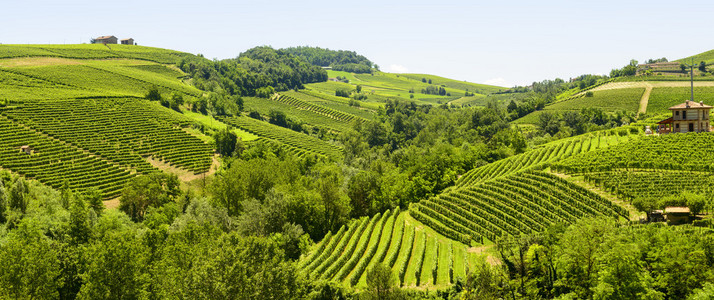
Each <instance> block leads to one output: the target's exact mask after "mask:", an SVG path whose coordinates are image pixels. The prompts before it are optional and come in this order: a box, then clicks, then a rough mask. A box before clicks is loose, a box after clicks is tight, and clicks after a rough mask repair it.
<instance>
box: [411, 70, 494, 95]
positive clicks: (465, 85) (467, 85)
mask: <svg viewBox="0 0 714 300" xmlns="http://www.w3.org/2000/svg"><path fill="white" fill-rule="evenodd" d="M399 76H403V77H406V78H409V79H412V80H416V81H419V82H421V79H422V78H424V79H426V80H429V79H431V83H432V84H435V85H442V84H443V85H445V86H446V87H449V88H452V89H456V90H461V91H465V90H468V91H470V92H474V93H477V94H491V93H495V92H499V91H502V90H506V89H508V88H505V87H500V86H494V85H487V84H480V83H471V82H467V81H458V80H453V79H449V78H444V77H440V76H436V75H429V74H399Z"/></svg>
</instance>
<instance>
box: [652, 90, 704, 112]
mask: <svg viewBox="0 0 714 300" xmlns="http://www.w3.org/2000/svg"><path fill="white" fill-rule="evenodd" d="M694 95H695V99H702V100H704V102H705V103H706V104H710V105H711V101H712V100H714V87H703V86H695V87H694ZM689 97H690V88H687V87H655V88H654V89H652V94H651V95H650V99H649V104H648V105H647V112H650V113H667V114H669V113H670V112H669V109H668V108H669V107H672V106H674V105H677V104H680V103H682V102H684V101H685V100H687V99H689ZM697 101H699V100H697Z"/></svg>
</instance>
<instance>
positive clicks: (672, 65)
mask: <svg viewBox="0 0 714 300" xmlns="http://www.w3.org/2000/svg"><path fill="white" fill-rule="evenodd" d="M645 71H651V72H652V73H682V67H681V65H680V63H679V62H676V61H672V62H658V63H651V64H639V65H637V75H642V74H643V73H645Z"/></svg>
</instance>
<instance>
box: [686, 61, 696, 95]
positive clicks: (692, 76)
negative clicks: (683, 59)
mask: <svg viewBox="0 0 714 300" xmlns="http://www.w3.org/2000/svg"><path fill="white" fill-rule="evenodd" d="M684 65H685V66H689V76H690V82H691V96H690V97H689V100H690V101H692V102H694V57H692V63H691V64H689V65H687V64H684Z"/></svg>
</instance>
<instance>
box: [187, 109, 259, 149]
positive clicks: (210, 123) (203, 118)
mask: <svg viewBox="0 0 714 300" xmlns="http://www.w3.org/2000/svg"><path fill="white" fill-rule="evenodd" d="M181 113H182V114H184V115H185V116H186V117H188V118H190V119H192V120H194V121H196V122H198V123H200V124H202V125H203V126H206V127H208V128H212V129H213V130H223V129H226V128H228V125H226V124H225V123H223V122H221V121H218V120H216V119H215V118H214V117H213V116H210V115H204V114H201V113H196V112H192V111H190V110H184V111H182V112H181ZM232 131H233V132H234V133H235V134H236V135H237V136H238V137H239V138H240V139H241V140H243V141H246V142H247V141H253V140H255V139H257V138H258V136H257V135H254V134H252V133H250V132H247V131H244V130H240V129H238V128H233V130H232Z"/></svg>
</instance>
